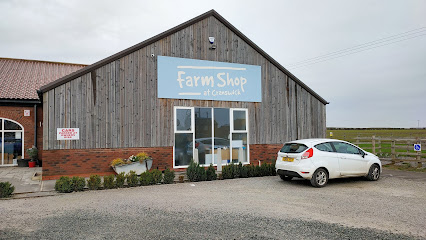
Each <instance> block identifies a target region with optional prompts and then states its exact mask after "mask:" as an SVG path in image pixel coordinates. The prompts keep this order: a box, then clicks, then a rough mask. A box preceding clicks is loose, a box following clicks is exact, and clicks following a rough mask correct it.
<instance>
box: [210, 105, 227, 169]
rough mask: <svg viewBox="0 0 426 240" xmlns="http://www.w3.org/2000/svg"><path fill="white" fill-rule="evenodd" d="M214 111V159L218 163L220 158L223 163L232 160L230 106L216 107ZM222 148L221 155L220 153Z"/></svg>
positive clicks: (214, 162)
mask: <svg viewBox="0 0 426 240" xmlns="http://www.w3.org/2000/svg"><path fill="white" fill-rule="evenodd" d="M213 111H214V161H213V164H217V162H218V161H219V160H221V161H222V163H227V162H228V161H230V156H229V148H230V140H229V138H230V127H229V125H230V122H229V109H228V108H215V109H213ZM218 149H221V150H220V152H221V153H220V155H219V154H218Z"/></svg>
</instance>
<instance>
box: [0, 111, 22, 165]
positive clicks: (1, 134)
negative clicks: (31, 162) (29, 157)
mask: <svg viewBox="0 0 426 240" xmlns="http://www.w3.org/2000/svg"><path fill="white" fill-rule="evenodd" d="M6 120H7V121H10V122H13V123H16V124H18V126H19V127H21V130H5V129H4V122H5V121H6ZM0 124H1V130H0V137H1V144H0V153H1V156H0V166H16V165H14V164H4V142H5V141H4V134H5V133H7V132H12V133H16V132H20V133H21V141H22V146H21V148H22V159H24V158H25V155H24V154H25V150H24V148H25V147H24V145H25V142H24V139H25V136H24V134H25V131H24V126H22V124H20V123H19V122H17V121H14V120H12V119H8V118H3V117H0Z"/></svg>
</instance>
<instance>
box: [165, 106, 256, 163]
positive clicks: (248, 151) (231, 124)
mask: <svg viewBox="0 0 426 240" xmlns="http://www.w3.org/2000/svg"><path fill="white" fill-rule="evenodd" d="M195 108H210V109H211V115H212V149H214V109H215V107H182V106H175V107H174V111H173V112H174V113H173V117H174V118H173V119H174V127H173V128H174V132H173V139H174V141H173V168H176V169H183V168H188V166H189V165H184V166H176V165H175V163H176V162H175V145H176V133H192V143H193V144H192V153H193V154H194V153H195V144H194V142H195V128H196V127H197V126H195ZM218 108H221V107H218ZM177 109H191V131H182V130H180V131H177V126H176V110H177ZM225 109H229V124H230V126H229V127H230V128H229V134H230V136H229V141H230V143H229V147H230V149H231V151H230V154H229V155H230V162H232V152H233V151H232V134H233V133H245V134H247V159H246V161H247V162H243V163H242V164H243V165H248V164H250V141H249V138H250V137H249V136H250V135H249V128H250V127H249V119H248V108H225ZM234 110H236V111H244V112H245V115H246V130H234ZM200 166H203V167H208V166H210V164H208V165H207V164H202V165H200ZM213 166H217V164H213Z"/></svg>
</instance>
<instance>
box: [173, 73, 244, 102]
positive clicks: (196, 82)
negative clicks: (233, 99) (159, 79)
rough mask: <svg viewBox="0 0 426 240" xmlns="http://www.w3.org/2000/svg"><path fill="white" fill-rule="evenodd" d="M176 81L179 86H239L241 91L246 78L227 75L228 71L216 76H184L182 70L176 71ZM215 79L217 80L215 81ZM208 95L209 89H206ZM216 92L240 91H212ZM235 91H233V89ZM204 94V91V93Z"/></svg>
mask: <svg viewBox="0 0 426 240" xmlns="http://www.w3.org/2000/svg"><path fill="white" fill-rule="evenodd" d="M177 75H178V76H177V79H176V80H177V81H178V82H179V87H180V88H183V87H184V86H186V87H190V88H191V87H198V86H207V87H215V86H217V87H219V88H224V87H230V86H232V87H239V88H240V89H241V91H242V92H244V85H245V84H246V83H247V79H246V78H244V77H234V78H232V77H229V73H224V72H221V73H218V74H216V78H215V77H214V76H186V75H185V72H184V71H178V73H177ZM215 80H217V81H215ZM208 92H209V95H210V90H208ZM213 92H216V95H213V96H217V95H240V94H241V92H240V91H239V90H238V93H239V94H219V92H233V91H215V90H213V91H212V94H213ZM234 92H235V91H234ZM204 95H206V92H205V93H204Z"/></svg>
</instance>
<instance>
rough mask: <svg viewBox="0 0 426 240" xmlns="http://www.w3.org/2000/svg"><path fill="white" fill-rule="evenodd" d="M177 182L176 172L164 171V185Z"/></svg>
mask: <svg viewBox="0 0 426 240" xmlns="http://www.w3.org/2000/svg"><path fill="white" fill-rule="evenodd" d="M174 180H175V171H170V169H166V170H164V179H163V182H164V184H170V183H173V182H174Z"/></svg>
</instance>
